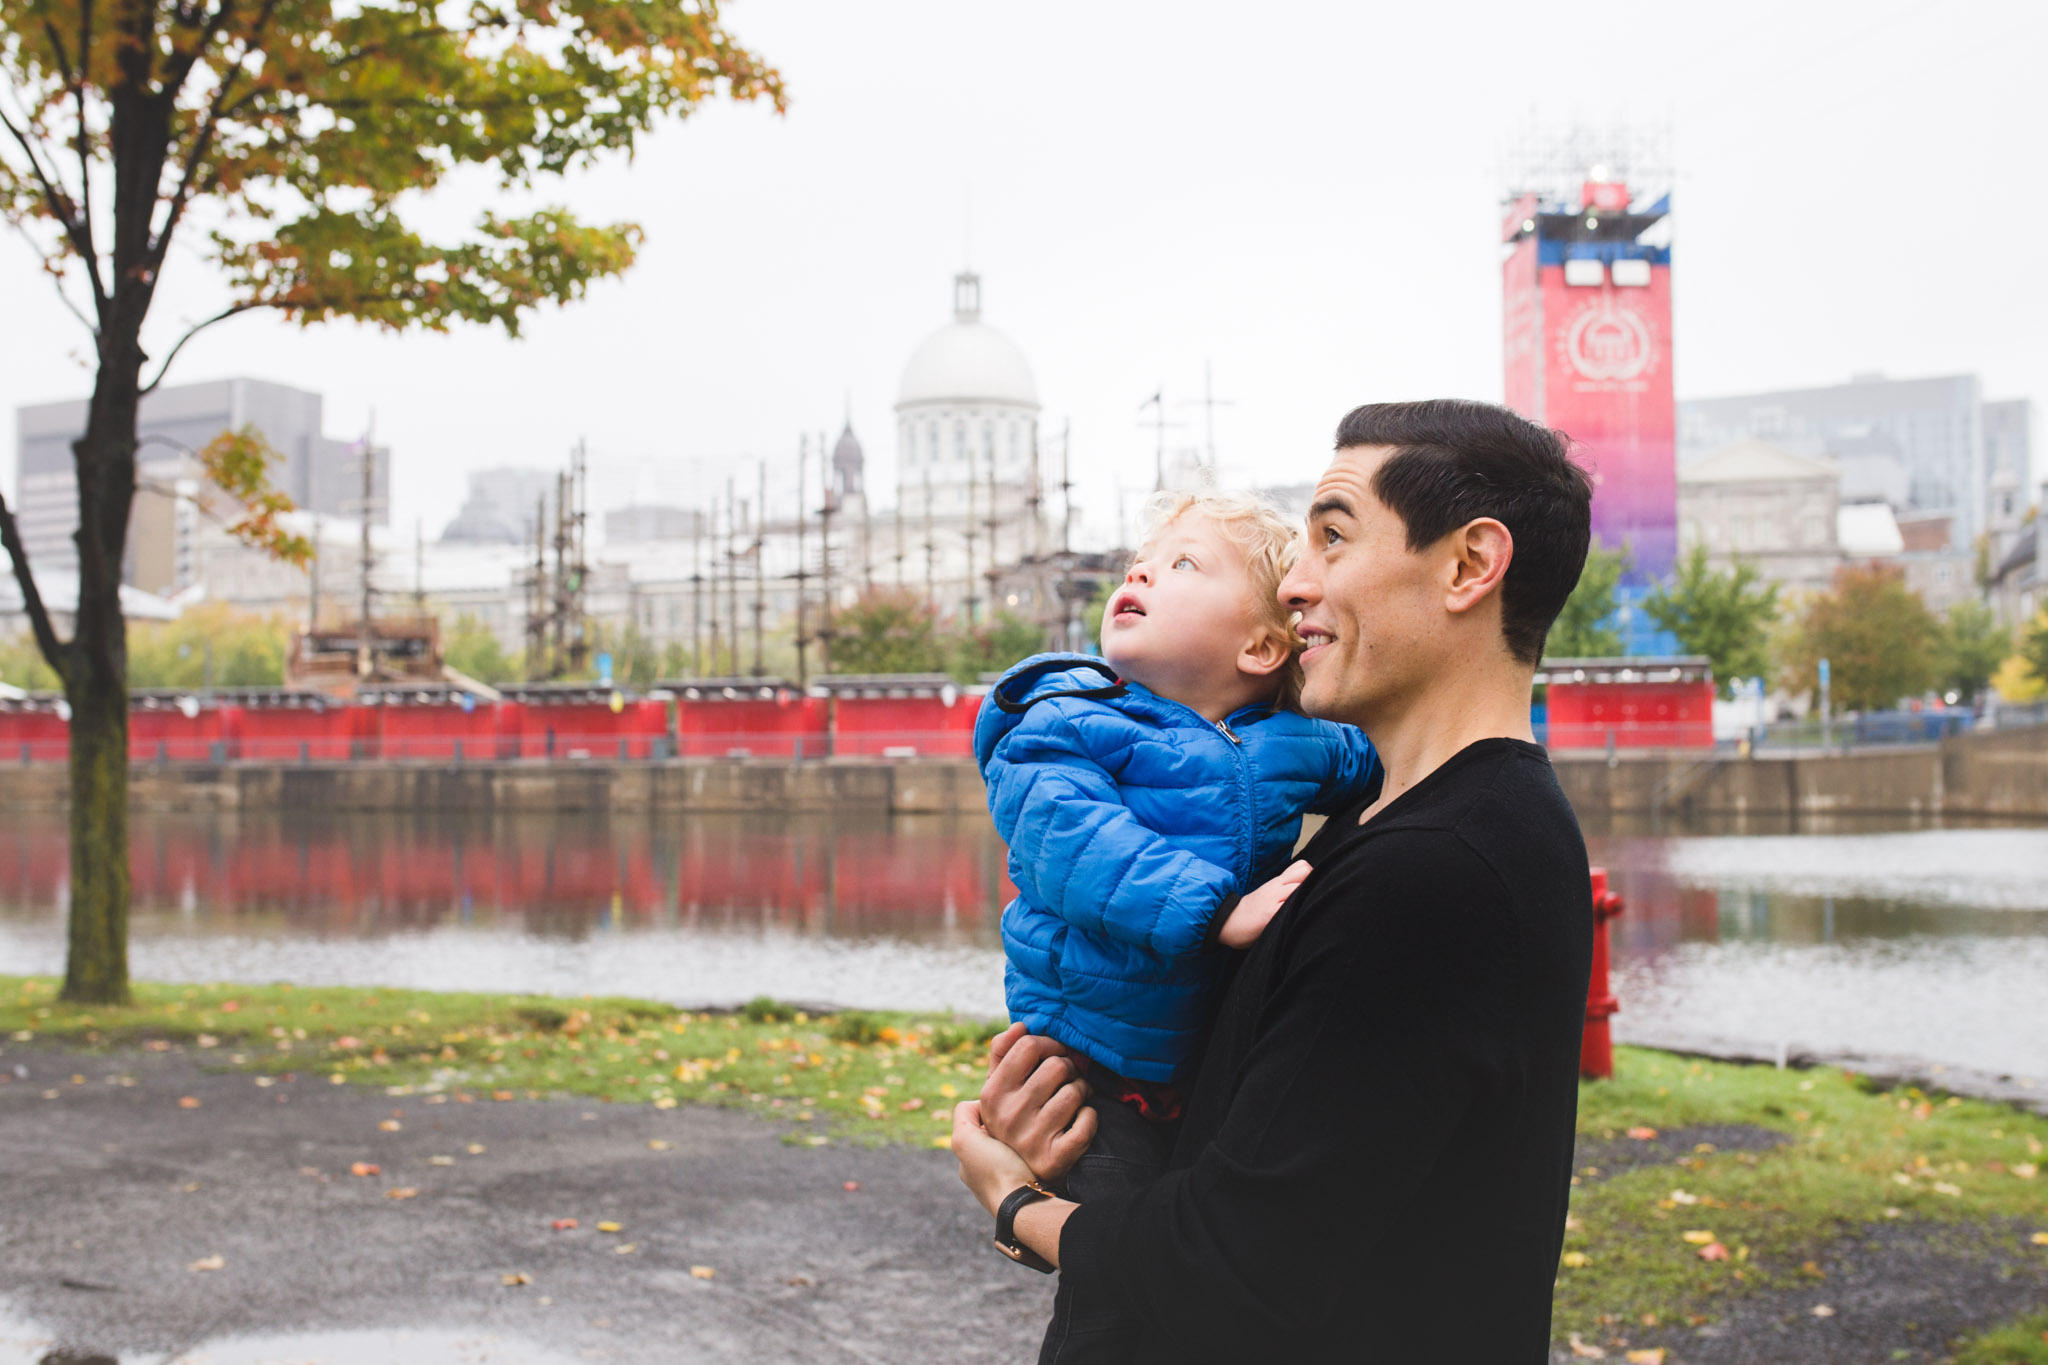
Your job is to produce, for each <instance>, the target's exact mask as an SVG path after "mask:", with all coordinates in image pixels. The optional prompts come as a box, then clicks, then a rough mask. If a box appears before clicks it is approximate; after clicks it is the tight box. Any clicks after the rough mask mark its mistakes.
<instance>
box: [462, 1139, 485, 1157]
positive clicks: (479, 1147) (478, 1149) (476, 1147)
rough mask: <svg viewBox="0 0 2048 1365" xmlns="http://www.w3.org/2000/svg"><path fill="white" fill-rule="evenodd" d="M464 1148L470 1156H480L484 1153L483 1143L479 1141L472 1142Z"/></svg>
mask: <svg viewBox="0 0 2048 1365" xmlns="http://www.w3.org/2000/svg"><path fill="white" fill-rule="evenodd" d="M466 1150H467V1151H468V1152H469V1154H470V1155H471V1156H482V1155H483V1154H484V1145H483V1144H482V1143H481V1142H472V1143H470V1144H469V1146H468V1148H467V1149H466Z"/></svg>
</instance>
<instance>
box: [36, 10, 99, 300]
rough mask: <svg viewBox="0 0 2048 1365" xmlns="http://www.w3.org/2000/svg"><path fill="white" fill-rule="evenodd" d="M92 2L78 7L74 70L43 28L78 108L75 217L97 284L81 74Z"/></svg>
mask: <svg viewBox="0 0 2048 1365" xmlns="http://www.w3.org/2000/svg"><path fill="white" fill-rule="evenodd" d="M92 11H93V2H92V0H84V2H83V3H82V4H80V5H79V7H78V66H77V69H76V70H73V69H72V67H71V62H70V60H69V59H68V58H66V57H65V55H64V39H63V37H62V36H61V35H60V34H59V33H58V32H57V26H56V25H55V24H50V23H46V24H45V25H44V28H45V29H46V30H47V31H48V33H49V37H50V46H51V47H53V48H55V49H56V52H57V60H58V61H59V62H60V63H62V64H63V66H64V68H65V80H66V81H68V82H69V83H70V85H71V95H72V99H73V100H74V102H75V104H76V107H77V109H78V135H77V137H76V138H74V139H73V142H74V144H75V145H76V147H77V149H78V205H79V217H80V218H81V219H82V220H83V221H82V223H81V226H80V230H81V232H82V233H83V235H84V237H85V251H84V256H85V268H86V272H87V273H88V274H90V275H91V276H92V277H93V282H94V284H95V285H97V284H98V283H99V277H100V256H99V248H98V246H97V241H98V236H99V234H98V233H96V232H94V231H93V222H92V155H91V152H90V149H89V148H88V147H87V145H86V144H87V136H88V132H89V129H90V125H89V124H88V123H87V122H86V109H85V73H86V70H87V68H88V66H89V65H90V63H91V62H92Z"/></svg>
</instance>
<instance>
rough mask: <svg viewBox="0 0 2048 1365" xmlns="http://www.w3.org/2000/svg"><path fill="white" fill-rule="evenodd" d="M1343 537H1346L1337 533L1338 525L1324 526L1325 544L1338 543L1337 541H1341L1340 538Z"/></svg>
mask: <svg viewBox="0 0 2048 1365" xmlns="http://www.w3.org/2000/svg"><path fill="white" fill-rule="evenodd" d="M1342 539H1344V537H1343V536H1341V535H1339V534H1337V528H1336V527H1334V526H1325V527H1324V528H1323V544H1325V545H1335V544H1336V543H1337V542H1338V541H1340V540H1342Z"/></svg>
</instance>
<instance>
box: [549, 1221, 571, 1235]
mask: <svg viewBox="0 0 2048 1365" xmlns="http://www.w3.org/2000/svg"><path fill="white" fill-rule="evenodd" d="M548 1226H549V1227H551V1228H553V1229H554V1230H555V1231H556V1232H568V1231H569V1230H570V1229H572V1228H574V1227H575V1226H576V1220H575V1219H574V1218H557V1219H556V1220H555V1221H554V1222H552V1223H550V1224H548Z"/></svg>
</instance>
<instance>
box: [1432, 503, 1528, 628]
mask: <svg viewBox="0 0 2048 1365" xmlns="http://www.w3.org/2000/svg"><path fill="white" fill-rule="evenodd" d="M1450 540H1451V554H1452V557H1453V558H1452V564H1451V581H1450V585H1449V588H1448V590H1447V591H1446V592H1445V593H1444V610H1446V611H1449V612H1452V613H1462V612H1467V611H1470V610H1472V609H1473V608H1474V607H1476V606H1478V605H1479V604H1480V603H1481V602H1484V601H1485V600H1486V599H1487V598H1488V597H1489V596H1492V595H1494V594H1497V593H1498V592H1499V591H1500V583H1501V579H1502V578H1504V577H1506V576H1507V571H1508V565H1509V564H1510V563H1512V562H1513V560H1514V557H1515V537H1514V535H1513V533H1512V532H1510V531H1509V530H1508V528H1507V527H1505V526H1503V525H1501V523H1499V522H1498V521H1495V520H1494V519H1493V518H1492V517H1480V518H1478V519H1477V520H1474V521H1468V522H1466V523H1465V524H1464V525H1463V526H1461V527H1459V528H1458V529H1457V530H1455V531H1453V532H1451V536H1450Z"/></svg>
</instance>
